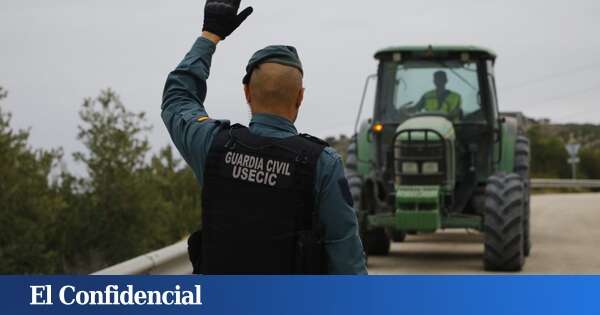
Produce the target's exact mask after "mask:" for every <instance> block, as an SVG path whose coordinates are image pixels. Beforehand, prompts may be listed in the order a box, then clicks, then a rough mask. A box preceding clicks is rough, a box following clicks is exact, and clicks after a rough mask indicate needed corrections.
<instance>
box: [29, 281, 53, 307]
mask: <svg viewBox="0 0 600 315" xmlns="http://www.w3.org/2000/svg"><path fill="white" fill-rule="evenodd" d="M29 288H31V303H29V305H52V286H50V285H30V286H29ZM44 295H45V297H44ZM38 298H42V299H41V300H38Z"/></svg>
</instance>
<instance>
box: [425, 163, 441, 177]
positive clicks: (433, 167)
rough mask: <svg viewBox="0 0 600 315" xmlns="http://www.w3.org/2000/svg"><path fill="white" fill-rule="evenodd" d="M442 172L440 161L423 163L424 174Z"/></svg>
mask: <svg viewBox="0 0 600 315" xmlns="http://www.w3.org/2000/svg"><path fill="white" fill-rule="evenodd" d="M439 172H440V164H439V163H438V162H425V163H423V174H426V175H431V174H437V173H439Z"/></svg>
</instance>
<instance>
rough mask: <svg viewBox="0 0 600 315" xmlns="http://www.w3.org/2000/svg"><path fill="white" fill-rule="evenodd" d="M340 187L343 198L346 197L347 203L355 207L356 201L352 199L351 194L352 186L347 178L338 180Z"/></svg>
mask: <svg viewBox="0 0 600 315" xmlns="http://www.w3.org/2000/svg"><path fill="white" fill-rule="evenodd" d="M338 186H339V188H340V192H341V193H342V196H343V197H344V200H345V201H346V203H347V204H348V205H349V206H351V207H354V200H353V199H352V193H351V192H350V185H349V184H348V180H347V179H346V177H342V178H340V179H339V180H338Z"/></svg>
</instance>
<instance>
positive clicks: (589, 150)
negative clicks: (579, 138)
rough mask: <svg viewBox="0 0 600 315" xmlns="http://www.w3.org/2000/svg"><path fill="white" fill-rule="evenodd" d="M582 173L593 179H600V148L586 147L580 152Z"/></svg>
mask: <svg viewBox="0 0 600 315" xmlns="http://www.w3.org/2000/svg"><path fill="white" fill-rule="evenodd" d="M579 156H580V158H581V164H580V165H579V168H580V170H581V172H582V173H583V174H582V175H583V176H585V177H587V178H591V179H600V148H598V147H586V148H584V149H583V150H581V153H580V154H579Z"/></svg>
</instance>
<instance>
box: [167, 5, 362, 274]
mask: <svg viewBox="0 0 600 315" xmlns="http://www.w3.org/2000/svg"><path fill="white" fill-rule="evenodd" d="M239 7H240V0H208V1H207V2H206V6H205V12H204V27H203V32H202V36H201V37H200V38H198V39H197V40H196V42H195V43H194V45H193V47H192V49H191V50H190V52H189V53H188V54H187V55H186V56H185V58H184V59H183V61H182V62H181V63H180V64H179V66H177V68H176V69H175V70H174V71H173V72H171V73H170V74H169V76H168V78H167V82H166V86H165V90H164V96H163V104H162V118H163V120H164V122H165V124H166V126H167V129H168V130H169V133H170V134H171V138H172V140H173V142H174V143H175V146H176V147H177V149H178V150H179V152H180V153H181V155H182V156H183V157H184V159H185V160H186V161H187V163H188V164H189V165H190V166H191V168H192V170H193V171H194V173H195V175H196V177H197V179H198V182H199V183H200V185H201V186H202V188H203V189H202V208H203V209H202V211H203V212H202V218H201V219H202V224H201V229H200V230H199V231H198V232H196V233H194V234H193V235H192V236H191V237H190V239H189V240H188V244H189V253H190V259H191V261H192V264H193V266H194V273H200V274H321V273H329V274H366V272H367V271H366V267H365V258H364V253H363V248H362V244H361V240H360V238H359V235H358V227H357V219H356V214H355V210H354V209H353V206H352V198H351V196H350V192H349V189H348V184H347V181H346V179H345V176H344V171H343V167H342V162H341V160H340V156H339V155H338V154H337V153H336V152H335V151H334V150H333V149H331V148H330V147H328V146H327V144H326V143H325V142H323V141H321V140H319V139H317V138H314V137H312V136H308V135H300V134H298V132H297V130H296V128H295V127H294V122H295V121H296V118H297V116H298V111H299V109H300V105H301V104H302V99H303V96H304V88H303V83H302V80H303V67H302V63H301V61H300V58H299V57H298V54H297V52H296V49H295V48H293V47H290V46H269V47H267V48H264V49H262V50H259V51H258V52H256V53H255V54H254V55H253V56H252V58H251V59H250V61H249V63H248V66H247V67H246V74H245V76H244V77H243V84H244V88H243V92H244V94H245V96H246V100H247V103H248V105H249V107H250V111H251V112H252V119H251V121H250V124H249V127H248V128H247V127H244V126H241V125H234V124H230V122H229V121H227V120H217V119H213V118H212V117H210V116H209V115H208V113H207V111H206V108H205V104H204V100H205V97H206V92H207V84H206V80H207V79H208V76H209V70H210V67H211V61H212V55H213V54H214V53H215V50H216V48H217V44H218V43H219V42H220V41H222V40H224V39H225V38H227V37H228V36H229V35H231V33H232V32H233V31H234V30H235V29H237V28H238V27H239V26H240V24H241V23H242V22H243V21H244V20H245V19H246V18H247V17H248V16H249V15H250V14H251V13H252V8H251V7H249V8H246V9H245V10H243V11H241V12H240V13H239V14H238V9H239ZM234 87H235V85H232V86H220V87H219V88H220V89H231V90H232V91H233V90H234ZM240 110H243V109H242V108H240ZM199 219H200V218H199Z"/></svg>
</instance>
